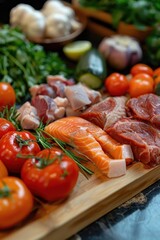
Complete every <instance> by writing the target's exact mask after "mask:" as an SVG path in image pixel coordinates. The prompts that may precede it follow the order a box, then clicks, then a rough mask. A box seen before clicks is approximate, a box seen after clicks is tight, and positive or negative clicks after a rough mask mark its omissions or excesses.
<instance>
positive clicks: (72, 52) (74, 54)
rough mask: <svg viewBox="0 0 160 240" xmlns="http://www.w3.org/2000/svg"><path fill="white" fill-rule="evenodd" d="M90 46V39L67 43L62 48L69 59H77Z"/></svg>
mask: <svg viewBox="0 0 160 240" xmlns="http://www.w3.org/2000/svg"><path fill="white" fill-rule="evenodd" d="M91 48H92V43H91V42H90V41H85V40H81V41H75V42H72V43H69V44H67V45H66V46H65V47H64V48H63V52H64V54H65V55H66V56H67V57H68V58H69V59H71V60H79V58H80V57H81V56H82V55H83V54H84V53H85V52H87V51H88V50H90V49H91Z"/></svg>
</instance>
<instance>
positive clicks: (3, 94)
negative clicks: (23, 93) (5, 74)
mask: <svg viewBox="0 0 160 240" xmlns="http://www.w3.org/2000/svg"><path fill="white" fill-rule="evenodd" d="M15 102H16V94H15V91H14V88H13V87H12V86H11V85H10V84H9V83H6V82H0V111H2V110H3V109H4V108H5V107H8V108H10V107H11V106H13V105H14V104H15Z"/></svg>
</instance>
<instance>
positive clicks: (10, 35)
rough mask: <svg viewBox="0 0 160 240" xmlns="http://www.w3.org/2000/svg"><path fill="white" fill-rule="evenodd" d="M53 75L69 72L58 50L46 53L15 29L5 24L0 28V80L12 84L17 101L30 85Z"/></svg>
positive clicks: (22, 96)
mask: <svg viewBox="0 0 160 240" xmlns="http://www.w3.org/2000/svg"><path fill="white" fill-rule="evenodd" d="M56 74H61V75H63V76H65V77H69V76H70V75H71V70H70V69H68V67H67V66H66V63H65V62H64V61H63V60H62V59H61V58H60V56H59V55H58V53H56V52H46V51H45V50H44V49H43V47H42V46H40V45H37V44H33V43H31V42H29V41H27V39H26V38H25V35H24V34H23V33H22V32H21V31H20V30H19V29H16V28H11V27H10V26H9V25H4V26H3V27H2V28H1V29H0V81H2V82H8V83H10V84H11V85H12V86H13V87H14V89H15V91H16V97H17V102H21V101H25V100H26V99H28V97H29V91H28V90H29V88H30V87H31V86H33V85H35V84H40V83H42V82H45V81H46V77H47V76H48V75H56Z"/></svg>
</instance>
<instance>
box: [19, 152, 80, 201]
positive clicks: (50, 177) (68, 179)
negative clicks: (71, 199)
mask: <svg viewBox="0 0 160 240" xmlns="http://www.w3.org/2000/svg"><path fill="white" fill-rule="evenodd" d="M78 173H79V168H78V166H77V164H76V163H75V162H74V161H73V160H72V159H71V158H69V157H68V156H66V155H65V154H64V153H63V152H62V151H61V150H60V149H59V148H51V149H44V150H42V151H41V152H39V153H38V154H37V155H36V157H35V158H32V159H28V160H27V161H26V162H25V163H24V165H23V167H22V171H21V178H22V179H23V181H24V183H25V184H26V185H27V187H28V188H29V189H30V191H31V192H32V194H33V195H35V196H38V197H41V198H42V199H44V200H46V201H48V202H52V201H56V200H61V199H64V198H66V197H67V196H68V195H69V194H70V192H71V191H72V189H73V188H74V186H75V185H76V182H77V179H78Z"/></svg>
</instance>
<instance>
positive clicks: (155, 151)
mask: <svg viewBox="0 0 160 240" xmlns="http://www.w3.org/2000/svg"><path fill="white" fill-rule="evenodd" d="M107 133H108V134H109V135H110V136H111V137H113V138H114V139H116V140H117V141H118V142H120V143H126V144H130V145H131V147H132V151H133V154H134V157H135V159H136V160H138V161H141V162H142V163H144V164H146V165H148V166H151V167H153V166H156V165H158V164H160V135H159V131H157V129H156V128H154V127H153V126H151V125H149V124H147V123H145V122H143V121H140V120H136V119H130V118H124V119H121V120H119V121H117V122H116V123H115V124H114V125H113V126H112V127H110V128H109V129H108V130H107Z"/></svg>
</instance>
